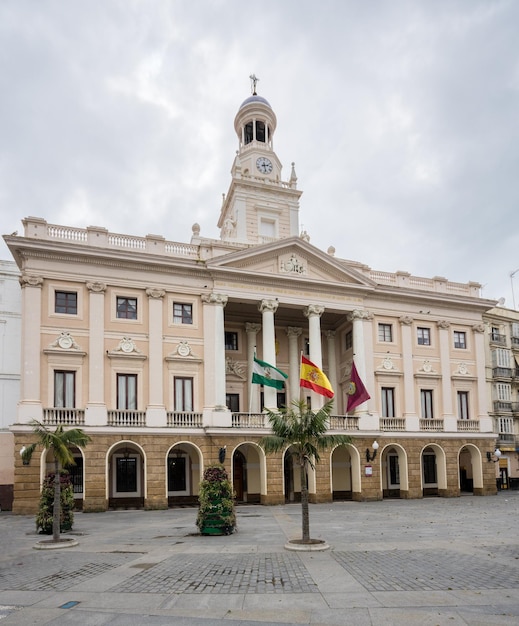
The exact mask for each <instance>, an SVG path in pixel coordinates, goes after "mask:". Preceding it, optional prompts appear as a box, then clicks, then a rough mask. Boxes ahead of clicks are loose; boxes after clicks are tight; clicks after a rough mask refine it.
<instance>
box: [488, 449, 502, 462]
mask: <svg viewBox="0 0 519 626" xmlns="http://www.w3.org/2000/svg"><path fill="white" fill-rule="evenodd" d="M493 456H494V457H495V458H494V459H493V458H492V457H493ZM500 458H501V450H500V449H499V448H496V449H495V450H494V452H487V461H488V462H489V463H491V462H492V461H493V462H494V463H497V462H498V461H499V459H500Z"/></svg>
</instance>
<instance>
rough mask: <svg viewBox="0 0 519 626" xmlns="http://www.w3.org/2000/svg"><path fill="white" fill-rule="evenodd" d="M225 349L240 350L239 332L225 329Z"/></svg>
mask: <svg viewBox="0 0 519 626" xmlns="http://www.w3.org/2000/svg"><path fill="white" fill-rule="evenodd" d="M225 349H226V350H238V333H235V332H228V331H225Z"/></svg>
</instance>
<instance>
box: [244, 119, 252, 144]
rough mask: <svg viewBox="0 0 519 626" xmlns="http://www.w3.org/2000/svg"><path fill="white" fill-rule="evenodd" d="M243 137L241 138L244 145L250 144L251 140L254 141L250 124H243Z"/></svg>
mask: <svg viewBox="0 0 519 626" xmlns="http://www.w3.org/2000/svg"><path fill="white" fill-rule="evenodd" d="M243 134H244V137H243V142H244V143H245V144H248V143H250V142H251V141H252V140H253V139H254V135H253V132H252V122H247V124H245V128H244V133H243Z"/></svg>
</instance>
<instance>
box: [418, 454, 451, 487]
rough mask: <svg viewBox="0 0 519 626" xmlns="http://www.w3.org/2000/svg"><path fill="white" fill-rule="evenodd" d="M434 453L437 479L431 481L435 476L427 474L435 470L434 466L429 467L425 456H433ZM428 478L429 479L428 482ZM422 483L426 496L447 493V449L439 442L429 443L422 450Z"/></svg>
mask: <svg viewBox="0 0 519 626" xmlns="http://www.w3.org/2000/svg"><path fill="white" fill-rule="evenodd" d="M433 453H434V457H435V468H434V470H435V474H436V476H435V479H436V480H434V482H431V479H432V478H433V477H432V476H427V474H428V473H429V472H431V471H433V468H432V467H428V465H427V464H426V462H425V461H426V459H425V458H424V456H426V455H430V456H432V454H433ZM426 479H429V482H428V483H426ZM420 485H421V489H422V493H423V495H424V496H427V495H446V494H447V457H446V455H445V450H444V449H443V448H442V447H441V446H440V445H438V444H437V443H428V444H427V445H425V446H424V447H423V448H422V449H421V450H420ZM428 485H430V486H428Z"/></svg>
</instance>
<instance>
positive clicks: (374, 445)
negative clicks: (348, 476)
mask: <svg viewBox="0 0 519 626" xmlns="http://www.w3.org/2000/svg"><path fill="white" fill-rule="evenodd" d="M372 448H373V454H370V451H369V448H366V461H367V462H368V463H370V462H371V461H374V460H375V457H376V456H377V450H378V441H374V442H373V443H372Z"/></svg>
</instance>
